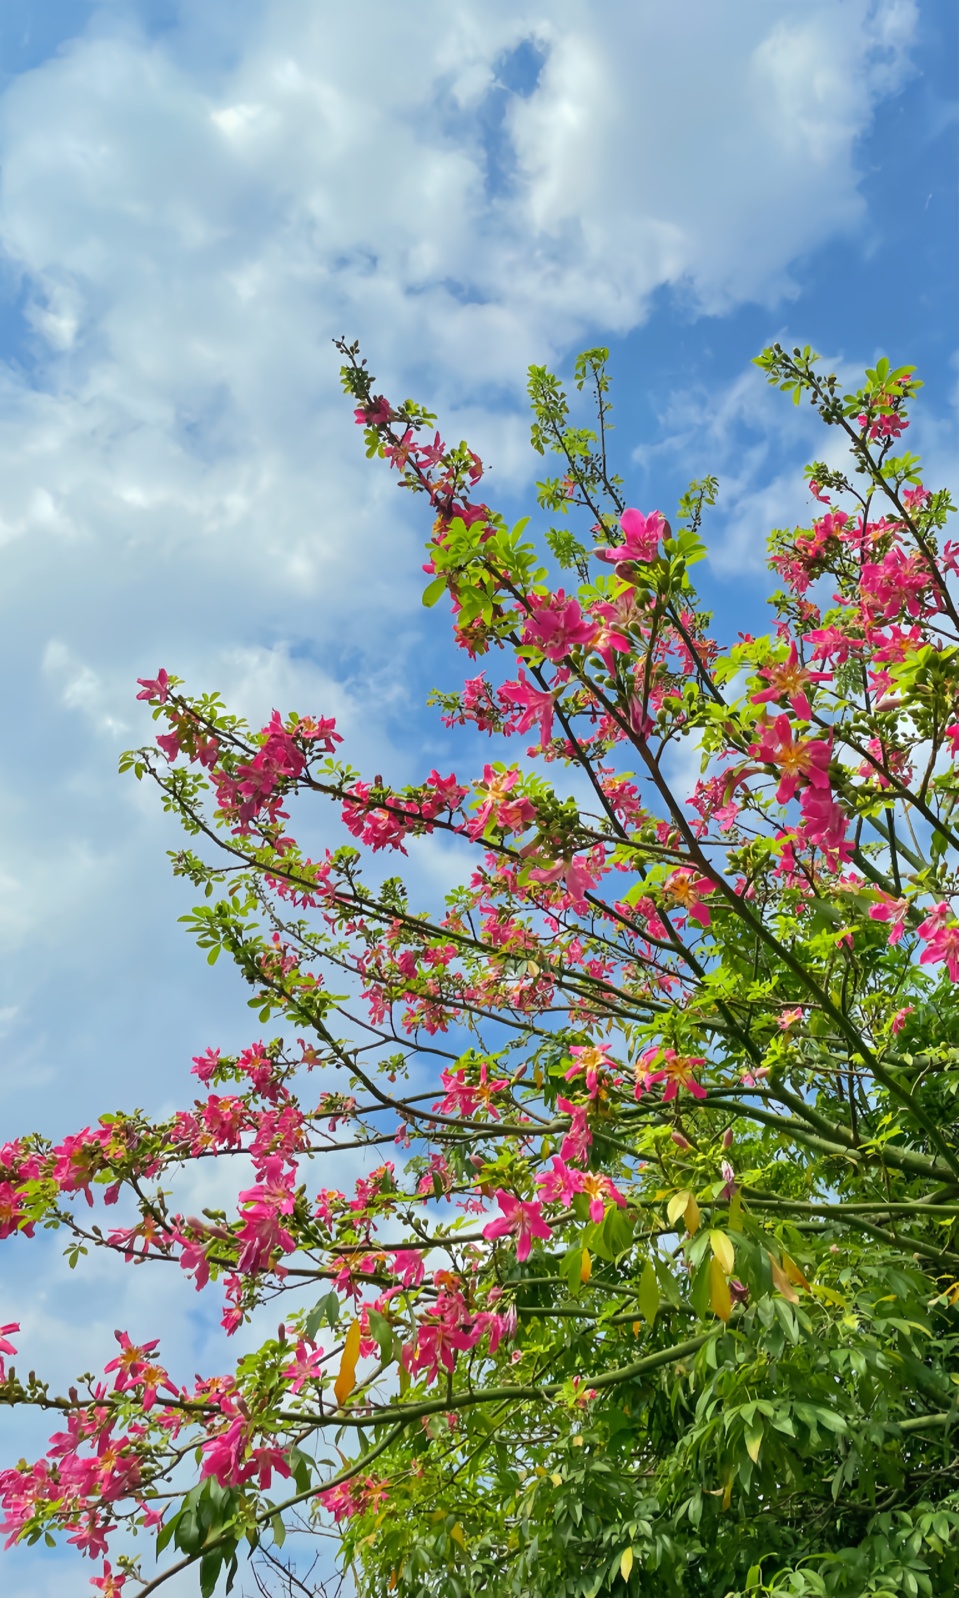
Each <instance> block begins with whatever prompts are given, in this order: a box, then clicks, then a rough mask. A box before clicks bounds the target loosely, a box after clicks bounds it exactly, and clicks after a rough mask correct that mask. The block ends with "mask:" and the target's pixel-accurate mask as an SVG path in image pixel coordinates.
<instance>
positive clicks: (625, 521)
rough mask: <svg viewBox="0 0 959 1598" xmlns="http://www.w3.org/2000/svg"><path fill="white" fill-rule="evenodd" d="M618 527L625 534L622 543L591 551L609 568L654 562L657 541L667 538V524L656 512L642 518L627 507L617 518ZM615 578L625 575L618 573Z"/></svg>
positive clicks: (657, 550) (657, 552)
mask: <svg viewBox="0 0 959 1598" xmlns="http://www.w3.org/2000/svg"><path fill="white" fill-rule="evenodd" d="M619 525H620V527H621V528H622V529H623V532H624V534H625V538H624V540H623V542H622V543H621V544H617V545H616V546H615V547H614V548H612V549H596V550H594V551H593V553H594V555H595V556H596V559H597V560H603V561H606V562H607V563H608V564H609V565H611V566H615V565H618V564H620V563H621V562H623V561H633V560H642V561H650V560H655V559H656V556H657V555H658V554H659V540H660V539H661V538H662V537H663V536H664V535H665V536H666V537H667V538H668V537H669V523H668V522H667V520H666V518H665V517H664V516H663V515H662V514H661V513H660V512H659V511H658V510H654V511H653V512H652V513H651V515H649V516H644V515H643V513H642V511H639V510H634V509H633V507H632V506H629V507H628V508H627V509H626V510H624V511H623V514H622V516H621V517H620V518H619ZM617 576H627V574H626V573H623V572H619V573H617Z"/></svg>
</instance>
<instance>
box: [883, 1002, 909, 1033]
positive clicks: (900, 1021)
mask: <svg viewBox="0 0 959 1598" xmlns="http://www.w3.org/2000/svg"><path fill="white" fill-rule="evenodd" d="M914 1009H915V1005H914V1004H907V1005H906V1008H905V1009H904V1010H897V1011H896V1013H895V1015H894V1016H893V1018H892V1020H891V1022H890V1023H889V1025H890V1028H891V1030H892V1035H893V1037H895V1036H896V1034H897V1033H898V1032H901V1031H902V1029H903V1027H904V1026H905V1024H906V1016H907V1015H912V1012H913V1010H914Z"/></svg>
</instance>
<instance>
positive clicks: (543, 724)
mask: <svg viewBox="0 0 959 1598" xmlns="http://www.w3.org/2000/svg"><path fill="white" fill-rule="evenodd" d="M556 692H558V690H556V691H554V692H552V693H544V692H542V691H541V690H540V689H539V688H534V687H533V684H532V683H531V682H527V680H526V673H525V672H524V671H520V674H519V679H518V681H516V682H504V684H503V686H502V688H501V689H500V695H501V696H502V698H504V699H506V700H508V701H509V703H510V704H512V705H523V706H525V709H524V712H523V714H522V716H521V717H520V719H519V721H518V722H517V723H516V731H517V732H528V731H529V729H530V727H532V725H533V723H534V722H536V721H538V722H539V741H540V744H541V745H542V747H543V748H544V749H545V747H546V745H547V744H548V743H549V741H550V739H551V738H552V736H553V715H554V713H555V710H556Z"/></svg>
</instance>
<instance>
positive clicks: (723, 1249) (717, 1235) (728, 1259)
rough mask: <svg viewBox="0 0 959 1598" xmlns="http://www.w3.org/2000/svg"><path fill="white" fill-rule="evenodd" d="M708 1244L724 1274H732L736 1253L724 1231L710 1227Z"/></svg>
mask: <svg viewBox="0 0 959 1598" xmlns="http://www.w3.org/2000/svg"><path fill="white" fill-rule="evenodd" d="M709 1246H710V1248H711V1249H712V1251H713V1256H714V1258H716V1259H717V1260H718V1261H719V1263H720V1265H721V1266H722V1268H723V1270H724V1271H725V1272H726V1275H727V1276H732V1274H733V1266H734V1265H735V1263H736V1254H735V1250H734V1249H733V1245H732V1243H731V1242H730V1241H729V1238H728V1237H727V1235H726V1233H725V1232H719V1231H716V1230H715V1229H711V1230H710V1233H709Z"/></svg>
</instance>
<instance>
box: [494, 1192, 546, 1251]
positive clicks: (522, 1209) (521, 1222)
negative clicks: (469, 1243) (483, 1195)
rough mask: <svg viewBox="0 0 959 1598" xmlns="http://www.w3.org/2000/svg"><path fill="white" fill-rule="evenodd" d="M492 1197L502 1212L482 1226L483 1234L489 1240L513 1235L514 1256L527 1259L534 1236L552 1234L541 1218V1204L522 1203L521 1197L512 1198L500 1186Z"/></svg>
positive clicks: (544, 1236) (543, 1237)
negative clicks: (514, 1239)
mask: <svg viewBox="0 0 959 1598" xmlns="http://www.w3.org/2000/svg"><path fill="white" fill-rule="evenodd" d="M494 1197H495V1199H496V1202H497V1204H498V1205H499V1207H500V1209H501V1210H502V1212H503V1213H502V1215H499V1216H497V1217H496V1219H495V1220H492V1221H490V1222H489V1223H488V1225H486V1226H484V1228H483V1236H484V1237H485V1238H486V1239H487V1240H488V1241H490V1242H492V1241H493V1240H494V1239H495V1238H498V1237H515V1238H516V1258H517V1259H518V1260H519V1261H520V1263H522V1261H523V1260H527V1259H529V1253H530V1249H531V1248H532V1246H533V1239H534V1238H535V1237H539V1238H542V1239H544V1240H545V1239H546V1238H550V1237H552V1235H553V1232H552V1228H551V1227H549V1226H547V1224H546V1222H545V1221H544V1220H543V1206H542V1204H524V1203H523V1200H522V1199H518V1198H514V1197H513V1194H512V1193H506V1192H504V1190H503V1189H502V1188H497V1190H496V1193H495V1195H494Z"/></svg>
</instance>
